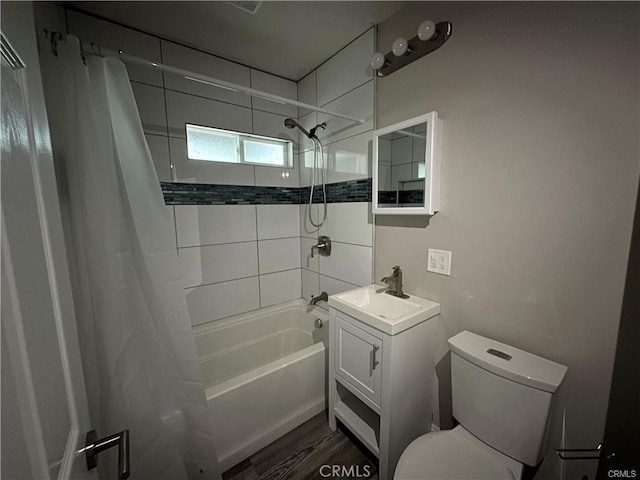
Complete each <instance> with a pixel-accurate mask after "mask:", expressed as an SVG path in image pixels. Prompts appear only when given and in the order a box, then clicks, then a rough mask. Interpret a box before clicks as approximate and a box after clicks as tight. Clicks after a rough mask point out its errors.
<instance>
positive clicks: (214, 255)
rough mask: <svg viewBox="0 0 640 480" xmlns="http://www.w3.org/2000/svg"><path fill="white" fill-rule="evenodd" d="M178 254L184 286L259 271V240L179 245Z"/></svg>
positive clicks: (229, 278)
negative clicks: (257, 244) (257, 242)
mask: <svg viewBox="0 0 640 480" xmlns="http://www.w3.org/2000/svg"><path fill="white" fill-rule="evenodd" d="M178 258H179V259H180V264H181V265H182V271H183V275H184V286H185V287H195V286H198V285H204V284H208V283H217V282H224V281H228V280H235V279H238V278H244V277H251V276H255V275H258V249H257V246H256V242H242V243H225V244H222V245H207V246H203V247H189V248H180V249H178Z"/></svg>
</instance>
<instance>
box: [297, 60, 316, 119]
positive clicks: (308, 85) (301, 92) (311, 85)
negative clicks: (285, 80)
mask: <svg viewBox="0 0 640 480" xmlns="http://www.w3.org/2000/svg"><path fill="white" fill-rule="evenodd" d="M316 73H317V72H316V70H314V71H313V72H311V73H310V74H309V75H307V76H306V77H304V78H303V79H302V80H300V81H299V82H298V100H299V101H301V102H302V103H306V104H307V105H318V103H317V96H316ZM311 112H312V110H308V109H306V108H302V107H298V115H297V116H298V117H299V118H301V117H304V116H305V115H306V114H308V113H311Z"/></svg>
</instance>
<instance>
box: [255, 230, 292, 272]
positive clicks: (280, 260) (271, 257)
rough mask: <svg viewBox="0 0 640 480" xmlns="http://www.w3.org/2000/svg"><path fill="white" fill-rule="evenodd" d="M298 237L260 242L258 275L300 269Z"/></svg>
mask: <svg viewBox="0 0 640 480" xmlns="http://www.w3.org/2000/svg"><path fill="white" fill-rule="evenodd" d="M299 251H300V237H294V238H279V239H276V240H260V241H259V242H258V258H259V266H260V274H264V273H273V272H280V271H282V270H290V269H292V268H300V257H299V256H298V255H296V252H299Z"/></svg>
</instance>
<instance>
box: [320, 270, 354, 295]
mask: <svg viewBox="0 0 640 480" xmlns="http://www.w3.org/2000/svg"><path fill="white" fill-rule="evenodd" d="M319 277H320V278H319V280H320V291H322V292H327V294H329V295H335V294H336V293H342V292H346V291H349V290H353V289H354V288H358V287H360V286H361V285H355V284H353V283H348V282H343V281H342V280H338V279H337V278H332V277H327V276H326V275H320V276H319Z"/></svg>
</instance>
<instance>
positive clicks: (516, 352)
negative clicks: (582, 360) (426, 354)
mask: <svg viewBox="0 0 640 480" xmlns="http://www.w3.org/2000/svg"><path fill="white" fill-rule="evenodd" d="M449 348H450V349H451V351H452V352H453V353H455V354H457V355H459V356H460V357H462V358H464V359H465V360H467V361H469V362H471V363H473V364H474V365H477V366H479V367H480V368H484V369H485V370H488V371H490V372H492V373H495V374H496V375H499V376H501V377H504V378H507V379H509V380H512V381H514V382H517V383H520V384H522V385H527V386H530V387H533V388H537V389H538V390H544V391H545V392H549V393H554V392H555V391H556V390H557V388H558V387H559V386H560V384H561V383H562V379H563V378H564V375H565V374H566V373H567V367H565V366H564V365H560V364H559V363H556V362H552V361H551V360H547V359H546V358H542V357H539V356H537V355H534V354H532V353H529V352H525V351H523V350H520V349H518V348H515V347H511V346H509V345H505V344H504V343H500V342H497V341H495V340H491V339H490V338H486V337H482V336H480V335H476V334H475V333H471V332H468V331H466V330H465V331H463V332H460V333H458V334H457V335H455V336H453V337H451V338H450V339H449Z"/></svg>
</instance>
